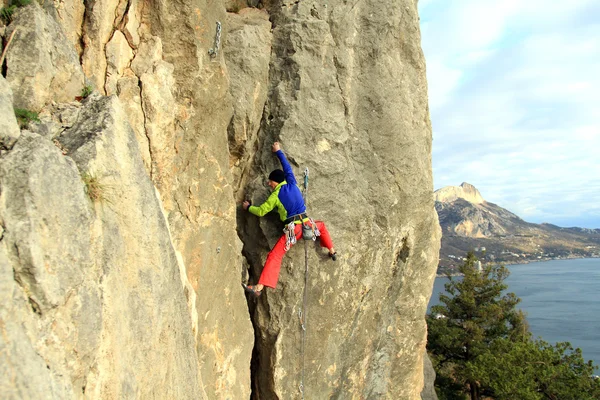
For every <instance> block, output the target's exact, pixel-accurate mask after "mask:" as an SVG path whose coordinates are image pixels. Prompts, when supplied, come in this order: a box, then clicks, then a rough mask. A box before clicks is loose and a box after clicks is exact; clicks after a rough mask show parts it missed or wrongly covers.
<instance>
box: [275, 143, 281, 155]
mask: <svg viewBox="0 0 600 400" xmlns="http://www.w3.org/2000/svg"><path fill="white" fill-rule="evenodd" d="M279 150H281V146H280V145H279V142H275V143H273V153H276V152H278V151H279Z"/></svg>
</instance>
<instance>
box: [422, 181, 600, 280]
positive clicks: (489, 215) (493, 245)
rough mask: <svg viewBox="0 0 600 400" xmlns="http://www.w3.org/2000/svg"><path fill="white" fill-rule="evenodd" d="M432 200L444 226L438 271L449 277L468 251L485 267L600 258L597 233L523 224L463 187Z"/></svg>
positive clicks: (451, 188) (444, 191)
mask: <svg viewBox="0 0 600 400" xmlns="http://www.w3.org/2000/svg"><path fill="white" fill-rule="evenodd" d="M434 196H435V208H436V210H437V212H438V216H439V219H440V225H441V227H442V248H441V251H440V272H446V271H448V270H449V271H450V272H451V270H452V269H453V266H457V265H458V264H460V262H461V259H462V257H464V256H465V255H466V253H467V252H468V251H470V250H474V251H475V252H476V255H477V256H478V257H479V258H480V259H481V260H482V261H484V262H485V261H488V262H490V261H494V262H501V263H506V264H515V263H524V262H529V261H541V260H550V259H557V258H578V257H600V229H587V228H576V227H574V228H561V227H558V226H556V225H552V224H547V223H543V224H532V223H529V222H526V221H524V220H522V219H521V218H519V217H518V216H517V215H515V214H513V213H512V212H510V211H508V210H506V209H504V208H502V207H500V206H498V205H496V204H493V203H489V202H487V201H485V200H484V198H483V197H482V196H481V194H480V193H479V190H477V189H476V188H475V187H474V186H473V185H470V184H468V183H466V182H463V183H462V184H461V185H460V186H447V187H444V188H441V189H439V190H436V191H435V193H434Z"/></svg>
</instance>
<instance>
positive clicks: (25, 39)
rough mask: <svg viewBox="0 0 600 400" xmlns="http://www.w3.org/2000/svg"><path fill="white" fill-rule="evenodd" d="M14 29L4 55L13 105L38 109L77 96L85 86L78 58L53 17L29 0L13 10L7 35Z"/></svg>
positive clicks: (70, 99)
mask: <svg viewBox="0 0 600 400" xmlns="http://www.w3.org/2000/svg"><path fill="white" fill-rule="evenodd" d="M15 29H17V32H16V33H15V36H14V38H13V41H12V43H11V47H10V51H9V52H8V53H7V56H6V65H7V72H6V79H7V80H8V82H9V83H10V85H11V88H12V91H13V97H14V105H15V107H17V108H23V109H27V110H31V111H40V110H41V109H42V107H43V106H44V105H46V104H47V103H49V102H51V101H56V102H69V101H72V100H73V99H74V98H75V96H79V95H80V94H81V90H82V88H83V85H84V75H83V71H82V68H81V65H80V64H79V58H78V56H77V53H76V52H75V49H74V48H73V46H72V45H71V43H70V42H69V41H68V40H67V38H66V36H65V33H64V30H63V28H62V27H61V26H60V25H59V24H58V23H57V22H56V21H55V20H54V18H52V16H50V15H49V14H48V13H46V12H45V11H44V10H43V9H42V8H41V7H40V6H39V5H38V4H37V2H32V3H31V4H30V5H29V6H26V7H22V8H18V9H17V10H16V11H15V13H14V15H13V22H12V23H11V24H10V25H9V27H8V30H7V32H6V35H7V36H9V35H10V34H12V33H13V31H14V30H15Z"/></svg>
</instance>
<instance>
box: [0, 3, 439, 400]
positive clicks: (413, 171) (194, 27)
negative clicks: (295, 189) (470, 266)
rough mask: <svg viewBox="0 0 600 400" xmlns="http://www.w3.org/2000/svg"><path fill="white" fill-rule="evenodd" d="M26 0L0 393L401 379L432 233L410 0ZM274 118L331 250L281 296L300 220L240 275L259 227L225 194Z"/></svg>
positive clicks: (264, 230) (362, 386)
mask: <svg viewBox="0 0 600 400" xmlns="http://www.w3.org/2000/svg"><path fill="white" fill-rule="evenodd" d="M34 3H35V2H34ZM34 3H32V5H30V6H27V7H23V8H20V9H19V10H18V11H17V13H16V14H15V18H14V20H13V22H12V23H11V24H10V25H9V26H8V29H7V30H6V31H5V33H6V35H8V34H10V33H11V32H13V31H15V30H17V33H16V34H15V40H14V42H13V44H12V45H11V46H10V48H9V50H8V55H7V65H6V69H5V71H6V81H5V80H4V79H2V78H0V99H1V100H2V106H3V107H4V108H0V113H2V114H3V115H5V118H3V121H4V123H5V125H6V129H3V130H2V136H1V137H0V228H1V229H0V297H1V300H2V302H1V303H0V329H1V330H2V333H3V334H2V335H0V387H2V388H6V397H7V398H43V397H48V396H50V397H52V398H65V399H66V398H69V399H71V398H91V399H100V398H172V399H187V398H201V399H203V398H206V399H247V398H250V397H252V398H254V399H277V398H280V399H294V398H300V395H301V394H300V393H299V391H298V388H299V387H300V385H302V388H303V393H304V397H305V398H315V399H318V398H331V399H360V398H389V399H418V398H419V397H420V393H421V390H422V388H423V386H424V371H423V365H424V359H423V357H424V354H425V341H426V325H425V320H424V315H425V310H426V306H427V303H428V300H429V297H430V295H431V287H432V284H433V278H434V275H435V267H436V266H437V263H438V262H437V261H438V250H439V240H440V232H439V225H438V220H437V214H436V213H435V211H434V202H433V195H432V189H433V188H432V171H431V126H430V122H429V114H428V107H427V88H426V81H425V63H424V58H423V54H422V52H421V48H420V34H419V24H418V15H417V9H416V4H415V3H413V2H412V1H404V0H403V1H400V2H389V3H386V4H381V2H375V1H366V2H358V3H356V2H352V3H348V2H346V1H342V0H335V1H333V2H328V4H326V5H325V4H323V3H322V2H320V3H319V2H316V1H302V2H291V1H290V2H283V1H262V2H257V1H254V0H252V1H244V0H228V1H226V2H211V1H205V0H201V1H196V2H189V1H185V0H168V1H167V0H157V1H154V2H143V1H138V0H130V1H120V0H98V1H94V2H83V4H82V2H81V0H64V1H61V2H53V3H52V2H44V5H43V7H40V6H39V5H37V4H34ZM257 7H258V8H257ZM42 50H44V51H42ZM84 74H85V76H84ZM84 81H85V82H87V83H91V84H92V86H93V87H94V89H95V93H94V94H92V95H91V96H89V97H88V98H86V99H82V100H81V102H73V100H74V98H75V96H78V95H80V94H81V90H82V88H83V87H84ZM11 91H12V97H11ZM13 101H14V103H13ZM13 106H15V107H20V108H27V109H29V110H31V111H39V119H40V122H39V123H33V124H31V125H30V127H29V128H28V129H29V131H19V129H18V127H16V121H15V120H14V119H13V118H14V117H11V116H12V114H11V109H12V108H13ZM275 140H278V141H280V142H281V143H282V146H283V149H284V151H285V152H286V154H287V156H288V158H289V160H290V161H291V163H292V164H293V166H294V169H295V171H296V174H297V177H298V178H299V179H300V178H301V174H302V171H303V170H304V168H305V167H308V168H309V170H310V183H309V186H310V189H309V192H308V199H307V202H308V208H309V212H310V214H311V215H312V216H313V217H315V218H316V219H322V220H324V221H325V223H326V224H327V227H328V229H329V231H330V233H331V235H332V237H333V240H334V243H335V247H336V249H337V251H338V252H339V254H340V257H339V259H338V261H336V262H335V263H334V262H332V261H331V260H329V258H328V257H327V255H326V251H325V250H323V249H319V248H317V247H316V246H315V245H314V244H313V243H307V245H308V248H307V250H308V253H307V254H308V258H307V259H306V261H307V263H308V266H309V273H308V278H307V282H308V285H307V288H306V289H307V291H306V293H307V296H306V307H305V308H303V307H302V304H303V290H304V278H305V275H304V267H305V255H304V251H303V250H304V249H303V247H304V243H298V244H297V245H296V246H294V247H293V248H292V249H291V250H290V251H289V252H288V254H287V255H286V257H285V259H284V263H283V267H282V271H281V275H280V282H279V285H278V287H277V289H276V290H270V289H268V290H267V291H266V293H265V294H264V295H263V296H261V298H260V300H259V301H258V302H255V301H249V302H247V301H246V299H245V298H244V292H243V290H242V288H241V286H240V279H242V278H243V277H244V276H245V275H247V274H248V273H249V275H250V280H251V281H254V280H255V279H257V277H258V276H259V274H260V271H261V269H262V265H263V262H264V259H265V257H266V254H267V252H268V250H269V249H270V248H271V247H272V246H273V244H274V243H275V241H276V240H277V239H278V238H279V236H280V233H281V228H282V226H281V225H280V223H279V221H278V219H277V218H276V217H275V216H268V217H266V218H263V219H261V220H259V219H257V218H255V217H253V216H251V215H249V214H248V213H246V212H244V211H243V210H242V209H241V207H239V203H240V202H241V200H243V199H245V198H248V199H252V200H253V201H254V202H255V203H259V202H261V201H262V200H264V199H265V198H266V196H267V195H268V191H267V189H266V187H265V186H264V180H265V177H266V175H267V174H268V173H269V171H270V170H271V169H273V168H275V167H278V165H277V163H276V158H275V157H274V156H273V154H272V153H271V150H270V149H271V144H272V142H273V141H275ZM249 310H250V313H249V312H248V311H249ZM302 310H303V313H304V314H303V316H304V318H305V321H306V326H305V327H306V335H305V336H303V335H302V332H303V331H302V329H301V325H300V322H299V318H298V313H299V312H300V311H302ZM303 341H304V344H305V351H304V353H303V354H302V353H301V351H300V349H301V343H302V342H303ZM3 394H4V393H3Z"/></svg>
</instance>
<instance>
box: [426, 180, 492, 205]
mask: <svg viewBox="0 0 600 400" xmlns="http://www.w3.org/2000/svg"><path fill="white" fill-rule="evenodd" d="M434 198H435V201H438V202H440V203H451V202H453V201H454V200H456V199H463V200H465V201H468V202H469V203H472V204H482V203H483V202H485V200H484V199H483V197H481V194H480V193H479V190H477V189H476V188H475V186H473V185H471V184H469V183H467V182H463V183H461V184H460V186H445V187H443V188H441V189H438V190H436V191H435V192H434Z"/></svg>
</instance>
